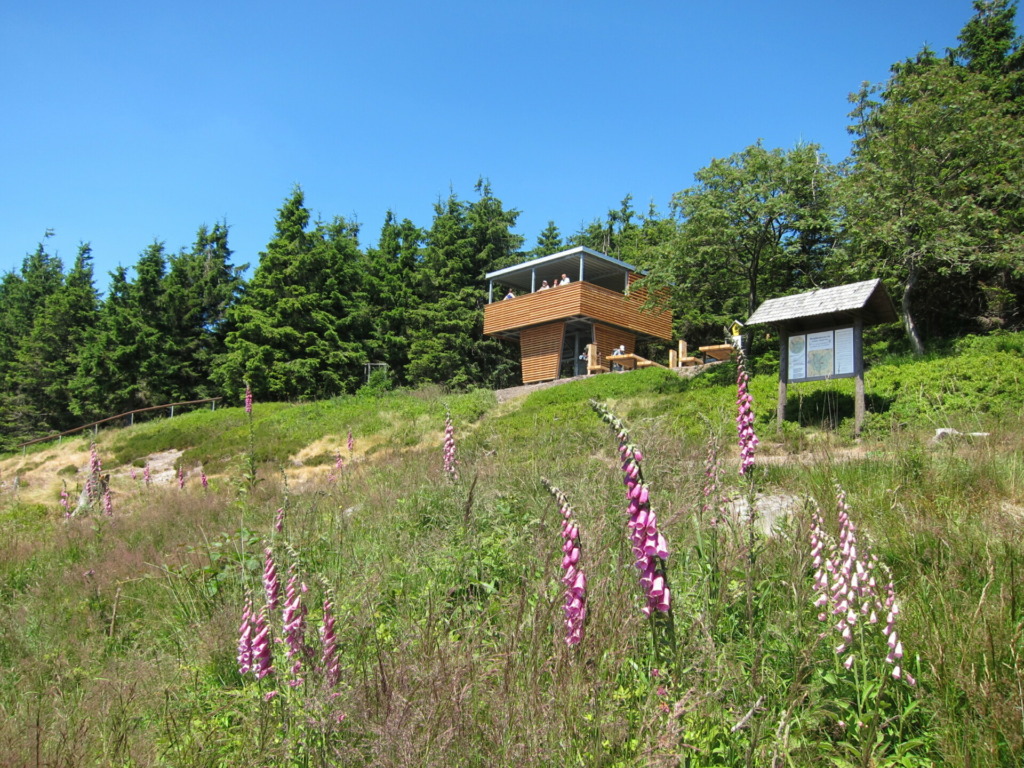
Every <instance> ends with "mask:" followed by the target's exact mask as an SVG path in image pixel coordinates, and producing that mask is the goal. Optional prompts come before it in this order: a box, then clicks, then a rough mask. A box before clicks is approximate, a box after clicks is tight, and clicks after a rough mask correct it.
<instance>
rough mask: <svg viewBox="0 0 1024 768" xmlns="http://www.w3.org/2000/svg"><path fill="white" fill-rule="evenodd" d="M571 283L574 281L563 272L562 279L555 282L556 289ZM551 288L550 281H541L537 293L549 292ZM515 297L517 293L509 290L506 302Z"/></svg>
mask: <svg viewBox="0 0 1024 768" xmlns="http://www.w3.org/2000/svg"><path fill="white" fill-rule="evenodd" d="M571 282H572V280H570V279H569V276H568V275H567V274H566V273H565V272H563V273H562V277H561V278H559V279H558V280H555V287H557V286H559V285H568V284H569V283H571ZM551 288H552V286H550V285H548V281H547V280H541V282H540V288H538V289H537V292H538V293H539V292H540V291H547V290H550V289H551ZM515 297H516V293H515V291H513V290H512V289H511V288H509V289H508V293H507V294H505V300H508V299H514V298H515Z"/></svg>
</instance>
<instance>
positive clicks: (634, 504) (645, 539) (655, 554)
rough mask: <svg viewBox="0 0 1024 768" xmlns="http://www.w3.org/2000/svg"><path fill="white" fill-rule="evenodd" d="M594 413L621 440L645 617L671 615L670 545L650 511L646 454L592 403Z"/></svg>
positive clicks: (620, 424)
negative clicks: (645, 462)
mask: <svg viewBox="0 0 1024 768" xmlns="http://www.w3.org/2000/svg"><path fill="white" fill-rule="evenodd" d="M591 406H592V407H593V408H594V410H595V411H597V413H598V414H599V415H600V416H601V418H602V419H604V420H605V421H606V422H608V424H610V425H611V426H612V428H613V429H614V430H615V434H616V436H617V438H618V440H619V457H620V459H621V460H622V475H623V483H624V484H625V486H626V503H627V507H626V511H627V513H628V515H629V519H628V521H627V523H626V528H627V530H628V532H629V540H630V544H631V545H632V549H633V555H634V557H635V558H636V559H635V560H634V565H635V566H636V569H637V571H638V572H639V575H640V586H641V588H642V589H643V590H644V594H645V596H646V598H647V604H646V605H645V606H644V607H643V609H642V610H643V612H644V614H646V615H648V616H650V615H651V612H652V611H657V612H660V613H665V614H668V613H670V612H671V609H672V600H671V597H672V593H671V590H670V588H669V585H668V578H667V576H666V567H665V565H666V561H667V560H668V555H669V552H668V543H667V542H666V541H665V537H664V536H663V535H662V534H661V533H660V532H659V531H658V520H657V515H656V514H655V512H654V510H653V509H652V508H651V493H650V488H649V486H648V485H647V484H646V483H645V482H644V478H643V470H642V468H641V466H640V462H641V461H642V460H643V454H642V453H641V452H640V451H639V450H638V449H637V447H636V446H635V445H633V443H632V442H630V435H629V431H628V430H627V429H626V425H625V424H624V423H623V422H622V421H621V420H620V419H618V418H616V417H615V416H614V415H613V414H612V413H611V412H610V411H609V410H608V409H607V408H605V407H604V406H602V405H601V404H600V403H596V402H592V403H591Z"/></svg>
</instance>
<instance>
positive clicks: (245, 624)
mask: <svg viewBox="0 0 1024 768" xmlns="http://www.w3.org/2000/svg"><path fill="white" fill-rule="evenodd" d="M252 619H253V613H252V596H250V595H246V598H245V609H244V610H243V611H242V625H241V626H240V627H239V628H238V672H239V674H242V675H244V674H247V673H248V672H249V670H251V669H252V639H253V632H252Z"/></svg>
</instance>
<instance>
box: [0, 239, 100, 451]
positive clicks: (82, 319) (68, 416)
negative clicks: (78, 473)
mask: <svg viewBox="0 0 1024 768" xmlns="http://www.w3.org/2000/svg"><path fill="white" fill-rule="evenodd" d="M98 302H99V300H98V296H97V293H96V288H95V286H94V284H93V270H92V253H91V249H90V247H89V246H88V245H87V244H83V245H82V246H80V247H79V250H78V255H77V257H76V258H75V263H74V265H73V267H72V269H71V271H70V272H69V273H68V275H67V277H66V278H65V279H64V281H63V285H62V286H61V287H60V288H59V289H58V290H56V291H54V292H53V293H51V294H50V295H49V296H48V297H47V298H46V300H45V301H44V303H43V306H42V307H41V308H40V310H39V312H38V313H37V314H36V315H35V318H34V319H33V322H32V325H31V329H30V330H29V333H28V335H27V336H26V337H25V338H24V339H23V341H22V343H21V345H20V347H19V348H18V353H17V359H16V366H15V370H14V372H13V374H12V376H11V379H10V385H11V388H12V389H13V390H14V391H16V392H17V393H18V394H19V395H21V396H22V398H23V399H22V403H23V405H25V406H27V407H28V408H30V409H31V410H32V411H33V413H35V414H36V417H37V418H38V419H39V420H40V427H41V428H43V427H45V428H49V429H56V430H63V429H68V428H70V427H71V426H74V422H75V421H76V420H75V419H73V418H72V412H71V409H70V404H71V381H72V379H73V377H74V374H75V358H76V356H77V355H78V354H79V352H80V350H81V349H82V347H83V345H84V343H85V340H86V338H87V336H88V334H89V332H90V330H91V329H92V327H93V326H94V325H95V323H96V319H97V306H98ZM40 431H45V430H44V429H40Z"/></svg>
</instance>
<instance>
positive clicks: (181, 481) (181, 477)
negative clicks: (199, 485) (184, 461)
mask: <svg viewBox="0 0 1024 768" xmlns="http://www.w3.org/2000/svg"><path fill="white" fill-rule="evenodd" d="M178 488H179V490H185V469H184V467H178Z"/></svg>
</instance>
